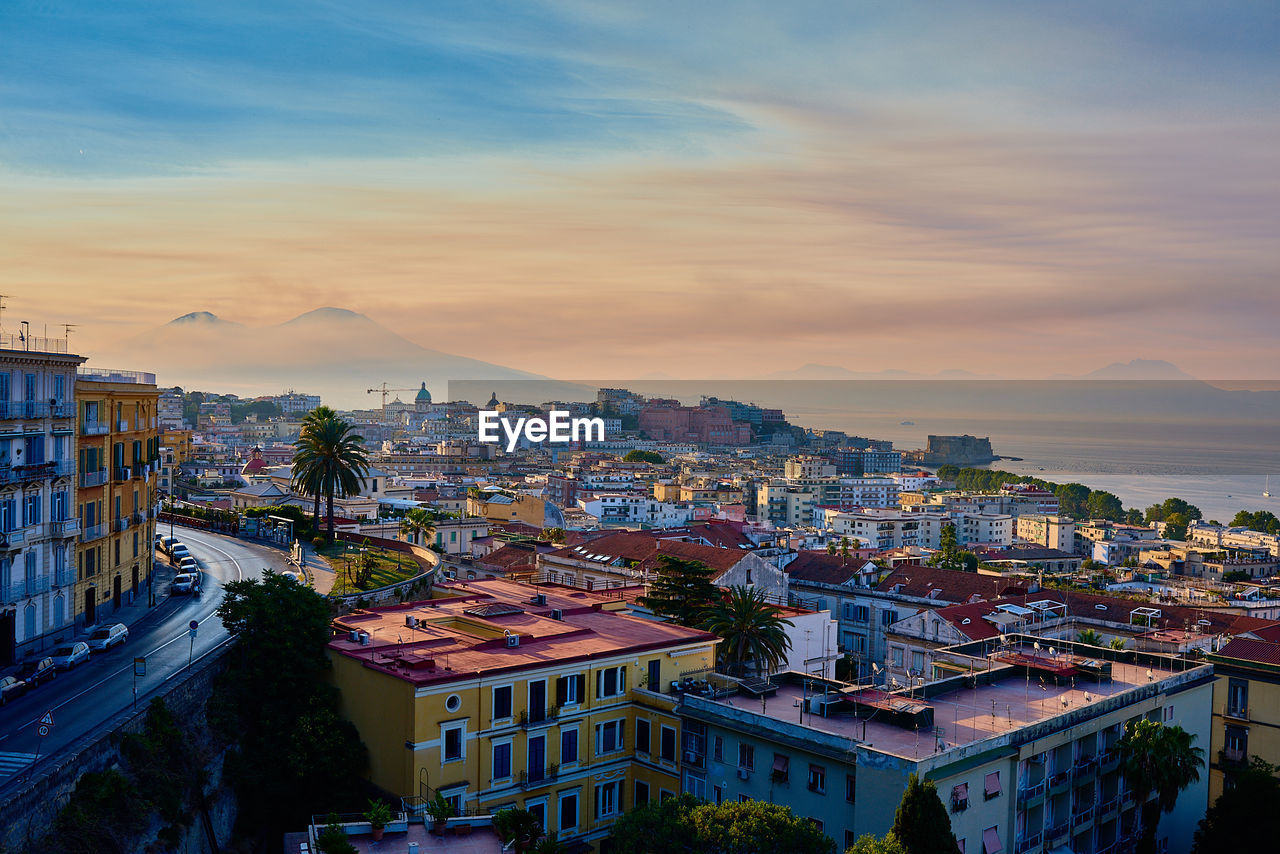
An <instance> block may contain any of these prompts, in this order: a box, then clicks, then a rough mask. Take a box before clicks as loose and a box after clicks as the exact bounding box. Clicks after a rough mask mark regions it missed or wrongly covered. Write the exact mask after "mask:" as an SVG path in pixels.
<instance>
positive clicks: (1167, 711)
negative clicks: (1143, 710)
mask: <svg viewBox="0 0 1280 854" xmlns="http://www.w3.org/2000/svg"><path fill="white" fill-rule="evenodd" d="M1172 720H1173V706H1165V707H1164V722H1165V723H1169V722H1170V721H1172Z"/></svg>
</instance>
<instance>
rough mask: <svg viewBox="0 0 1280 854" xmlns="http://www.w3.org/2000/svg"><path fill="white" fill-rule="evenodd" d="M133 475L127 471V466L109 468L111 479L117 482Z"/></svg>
mask: <svg viewBox="0 0 1280 854" xmlns="http://www.w3.org/2000/svg"><path fill="white" fill-rule="evenodd" d="M131 477H133V473H132V472H130V471H129V469H128V467H127V466H116V467H114V468H113V469H111V479H112V480H114V481H117V482H122V481H126V480H128V479H129V478H131Z"/></svg>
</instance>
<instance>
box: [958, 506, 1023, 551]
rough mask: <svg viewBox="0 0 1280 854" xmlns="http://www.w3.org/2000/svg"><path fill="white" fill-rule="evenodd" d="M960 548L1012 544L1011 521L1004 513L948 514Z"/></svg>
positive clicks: (1010, 517)
mask: <svg viewBox="0 0 1280 854" xmlns="http://www.w3.org/2000/svg"><path fill="white" fill-rule="evenodd" d="M948 515H949V516H950V517H951V524H952V525H955V528H956V539H957V540H958V541H959V543H960V545H961V547H967V546H972V545H977V544H983V545H995V546H1007V545H1009V544H1010V543H1012V542H1013V519H1014V517H1012V516H1009V515H1007V514H1005V513H950V514H948Z"/></svg>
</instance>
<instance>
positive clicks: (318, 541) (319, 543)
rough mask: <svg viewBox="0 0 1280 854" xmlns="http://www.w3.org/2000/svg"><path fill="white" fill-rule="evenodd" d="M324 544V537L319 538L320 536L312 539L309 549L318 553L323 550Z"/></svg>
mask: <svg viewBox="0 0 1280 854" xmlns="http://www.w3.org/2000/svg"><path fill="white" fill-rule="evenodd" d="M325 542H326V540H325V538H324V537H320V536H315V537H312V538H311V548H313V549H315V550H316V551H320V549H322V548H324V544H325Z"/></svg>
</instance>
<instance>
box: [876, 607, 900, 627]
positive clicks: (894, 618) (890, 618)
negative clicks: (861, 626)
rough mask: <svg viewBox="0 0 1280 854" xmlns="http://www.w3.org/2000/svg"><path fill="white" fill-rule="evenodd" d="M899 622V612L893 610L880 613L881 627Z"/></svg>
mask: <svg viewBox="0 0 1280 854" xmlns="http://www.w3.org/2000/svg"><path fill="white" fill-rule="evenodd" d="M896 622H898V612H897V611H893V610H884V611H881V612H880V625H882V626H887V625H889V624H890V623H896Z"/></svg>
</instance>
